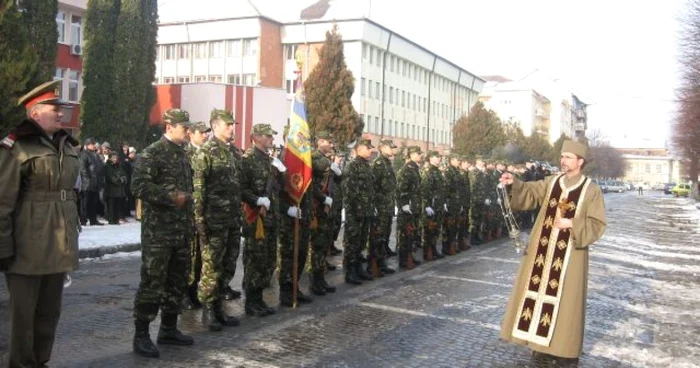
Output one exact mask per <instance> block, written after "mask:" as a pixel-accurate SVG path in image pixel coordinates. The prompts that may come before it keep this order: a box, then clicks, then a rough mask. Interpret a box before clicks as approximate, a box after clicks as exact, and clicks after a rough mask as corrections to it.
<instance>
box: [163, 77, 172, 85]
mask: <svg viewBox="0 0 700 368" xmlns="http://www.w3.org/2000/svg"><path fill="white" fill-rule="evenodd" d="M172 83H175V78H173V77H163V84H172Z"/></svg>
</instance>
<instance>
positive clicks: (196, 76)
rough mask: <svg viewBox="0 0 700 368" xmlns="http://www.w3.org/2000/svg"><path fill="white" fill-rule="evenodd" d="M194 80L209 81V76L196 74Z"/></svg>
mask: <svg viewBox="0 0 700 368" xmlns="http://www.w3.org/2000/svg"><path fill="white" fill-rule="evenodd" d="M194 81H195V82H206V81H207V76H206V75H195V76H194Z"/></svg>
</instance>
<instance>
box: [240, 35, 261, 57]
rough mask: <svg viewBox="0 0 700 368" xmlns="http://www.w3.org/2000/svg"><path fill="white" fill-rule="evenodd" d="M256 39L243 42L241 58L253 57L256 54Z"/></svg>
mask: <svg viewBox="0 0 700 368" xmlns="http://www.w3.org/2000/svg"><path fill="white" fill-rule="evenodd" d="M256 41H257V39H255V38H251V39H247V40H243V56H255V55H257V53H258V43H257V42H256Z"/></svg>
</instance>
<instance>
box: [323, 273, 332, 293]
mask: <svg viewBox="0 0 700 368" xmlns="http://www.w3.org/2000/svg"><path fill="white" fill-rule="evenodd" d="M320 283H321V286H323V288H324V289H326V292H327V293H335V286H332V285H330V284H329V283H328V282H326V278H325V277H323V274H321V280H320Z"/></svg>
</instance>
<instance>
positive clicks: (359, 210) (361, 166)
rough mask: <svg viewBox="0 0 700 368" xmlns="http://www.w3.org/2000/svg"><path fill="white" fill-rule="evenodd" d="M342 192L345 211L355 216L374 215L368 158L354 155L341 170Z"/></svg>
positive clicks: (370, 169)
mask: <svg viewBox="0 0 700 368" xmlns="http://www.w3.org/2000/svg"><path fill="white" fill-rule="evenodd" d="M343 176H344V177H345V178H344V179H343V194H344V202H343V204H344V205H345V211H346V213H347V212H350V213H352V214H353V215H355V216H374V209H375V204H374V196H373V195H372V191H371V190H367V189H368V188H372V186H373V182H374V181H373V178H372V168H371V167H370V165H369V160H365V159H364V158H362V157H359V156H358V157H355V159H354V160H352V161H351V162H350V163H349V164H348V165H347V166H346V167H345V171H344V172H343Z"/></svg>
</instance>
